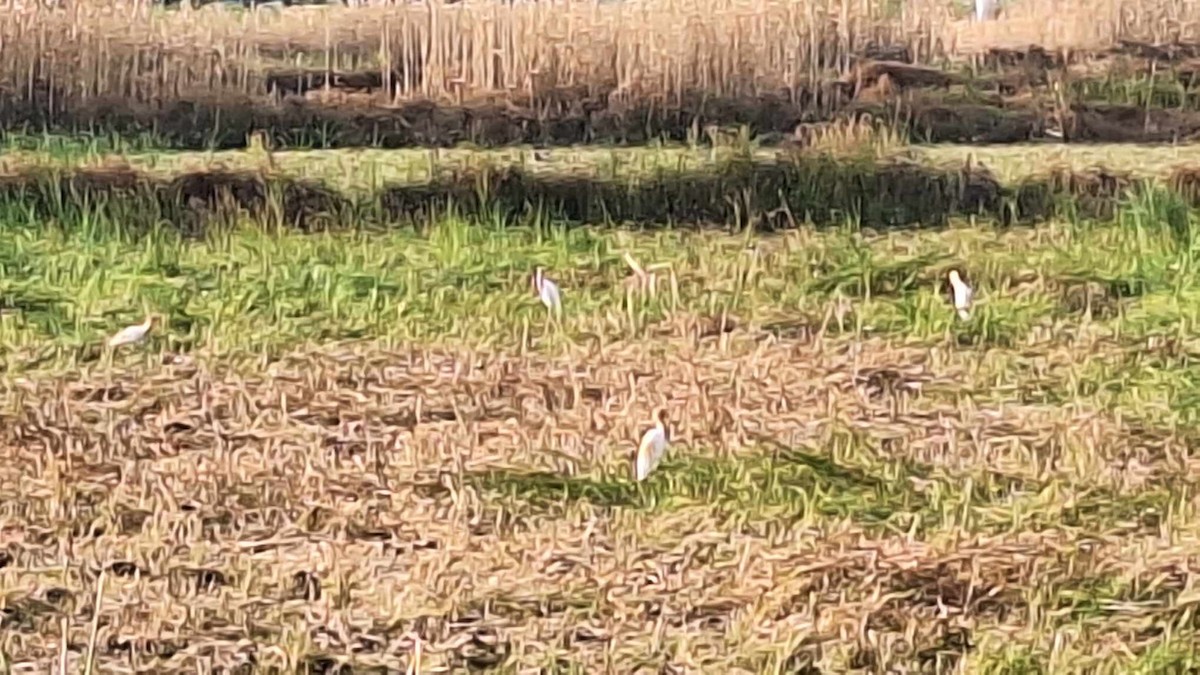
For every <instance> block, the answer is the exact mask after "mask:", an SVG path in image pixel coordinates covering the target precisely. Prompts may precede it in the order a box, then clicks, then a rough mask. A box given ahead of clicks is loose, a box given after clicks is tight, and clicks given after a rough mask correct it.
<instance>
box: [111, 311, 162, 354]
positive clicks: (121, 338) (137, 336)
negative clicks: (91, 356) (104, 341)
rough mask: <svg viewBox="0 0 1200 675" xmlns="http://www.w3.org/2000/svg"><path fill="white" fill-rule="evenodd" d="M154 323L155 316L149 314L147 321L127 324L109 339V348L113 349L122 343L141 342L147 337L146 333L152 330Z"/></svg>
mask: <svg viewBox="0 0 1200 675" xmlns="http://www.w3.org/2000/svg"><path fill="white" fill-rule="evenodd" d="M153 324H154V316H153V315H149V316H147V317H146V320H145V321H143V322H141V323H139V324H135V325H133V326H126V327H125V328H122V329H121V330H120V331H119V332H118V333H117V334H116V335H114V336H112V337H110V338H109V339H108V346H109V348H110V349H112V348H115V347H120V346H122V345H129V344H133V343H135V342H140V341H141V340H142V339H144V338H145V337H146V334H147V333H149V332H150V326H152V325H153Z"/></svg>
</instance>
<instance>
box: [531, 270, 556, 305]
mask: <svg viewBox="0 0 1200 675" xmlns="http://www.w3.org/2000/svg"><path fill="white" fill-rule="evenodd" d="M533 290H534V292H536V293H537V295H538V299H540V300H541V301H542V304H543V305H545V306H546V309H547V310H549V311H551V312H553V313H554V314H556V315H559V314H562V295H561V294H560V293H559V290H558V284H556V283H554V282H553V281H551V280H549V279H547V278H546V272H545V270H543V269H542V268H541V267H539V268H537V269H536V270H534V272H533Z"/></svg>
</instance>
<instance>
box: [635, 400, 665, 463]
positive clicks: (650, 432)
mask: <svg viewBox="0 0 1200 675" xmlns="http://www.w3.org/2000/svg"><path fill="white" fill-rule="evenodd" d="M668 440H669V439H668V436H667V410H666V408H656V409H655V410H654V426H652V427H650V428H649V429H647V430H646V433H644V434H642V442H641V443H639V444H638V451H637V461H636V462H635V463H634V476H635V477H636V478H637V479H638V480H639V481H642V480H646V476H649V475H650V472H651V471H653V470H654V468H655V467H657V466H658V463H659V462H661V461H662V458H663V455H665V454H666V452H667V446H668Z"/></svg>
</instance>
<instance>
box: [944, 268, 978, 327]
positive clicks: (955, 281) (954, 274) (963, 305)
mask: <svg viewBox="0 0 1200 675" xmlns="http://www.w3.org/2000/svg"><path fill="white" fill-rule="evenodd" d="M950 288H951V289H952V290H953V292H954V309H955V310H957V311H958V318H960V319H962V320H963V321H966V320H967V319H969V318H971V301H972V299H973V298H974V297H975V291H973V290H971V287H970V286H968V285H967V282H965V281H963V278H962V277H961V276H959V274H958V270H950Z"/></svg>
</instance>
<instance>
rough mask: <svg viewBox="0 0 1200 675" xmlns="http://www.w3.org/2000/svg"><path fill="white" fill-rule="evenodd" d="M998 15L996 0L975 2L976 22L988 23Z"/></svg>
mask: <svg viewBox="0 0 1200 675" xmlns="http://www.w3.org/2000/svg"><path fill="white" fill-rule="evenodd" d="M995 13H996V0H975V20H976V21H987V20H988V19H990V18H992V17H993V16H994V15H995Z"/></svg>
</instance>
